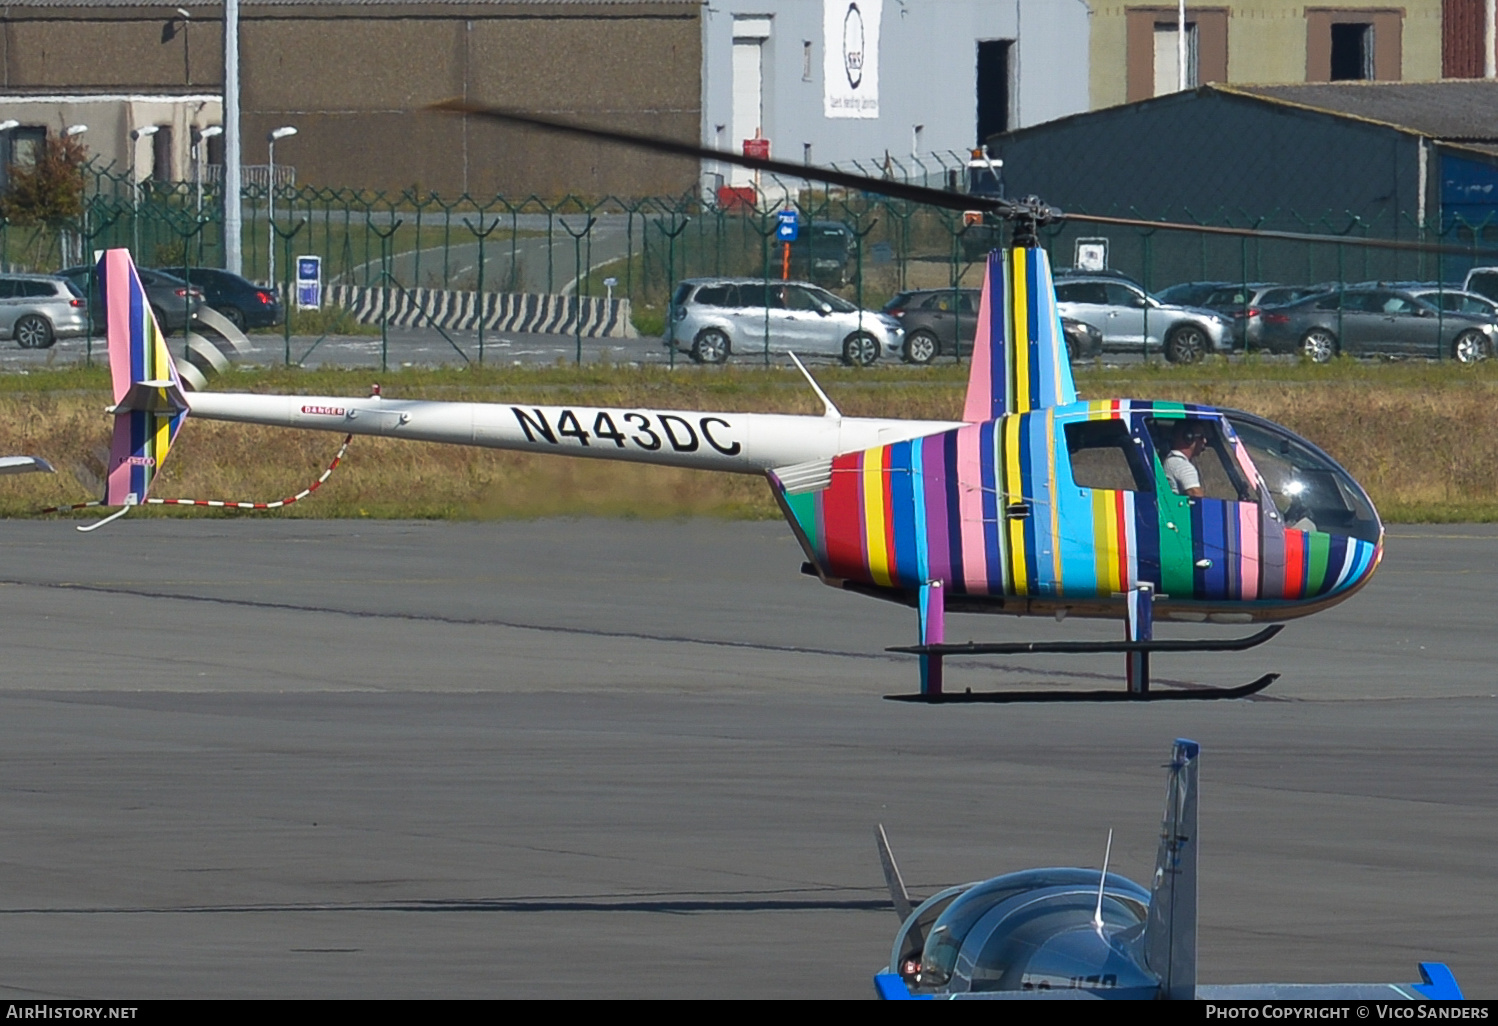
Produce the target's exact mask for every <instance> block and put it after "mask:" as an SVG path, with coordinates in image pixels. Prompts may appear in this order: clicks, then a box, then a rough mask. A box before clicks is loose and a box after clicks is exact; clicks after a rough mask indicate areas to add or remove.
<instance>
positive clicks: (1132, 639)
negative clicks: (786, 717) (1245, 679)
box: [885, 581, 1285, 705]
mask: <svg viewBox="0 0 1498 1026" xmlns="http://www.w3.org/2000/svg"><path fill="white" fill-rule="evenodd" d="M944 606H945V602H944V599H943V592H942V586H941V583H940V582H937V581H933V582H930V583H929V584H927V585H925V586H924V587H922V589H921V594H920V616H921V620H920V626H921V643H920V644H918V645H908V646H898V647H894V648H890V649H889V650H888V651H890V652H901V653H905V654H908V655H914V656H919V657H920V660H921V690H920V691H919V692H918V693H917V694H914V695H886V696H885V697H886V698H888V699H889V700H891V701H895V702H923V703H926V704H928V705H936V704H940V703H945V702H1148V701H1209V700H1213V699H1219V698H1247V697H1248V696H1249V695H1254V694H1258V693H1259V692H1260V691H1263V690H1264V689H1265V688H1267V687H1268V686H1269V685H1271V684H1273V683H1274V682H1275V681H1276V680H1278V679H1279V676H1280V675H1279V674H1277V673H1266V674H1265V675H1264V676H1262V677H1260V678H1259V679H1258V680H1255V681H1251V682H1249V683H1247V684H1242V685H1240V686H1238V687H1235V688H1212V687H1191V688H1183V689H1180V690H1173V691H1161V692H1153V691H1151V690H1150V654H1151V653H1153V652H1243V651H1245V650H1247V649H1250V648H1254V647H1256V646H1259V645H1262V644H1264V642H1266V641H1268V640H1269V639H1270V638H1273V637H1274V636H1275V635H1276V634H1278V633H1279V632H1280V631H1282V630H1284V629H1285V628H1284V624H1270V625H1269V626H1268V627H1265V628H1264V629H1263V630H1261V631H1259V632H1258V633H1257V634H1251V635H1249V636H1248V637H1246V638H1226V639H1220V640H1219V639H1207V638H1202V639H1199V640H1192V641H1156V640H1155V639H1154V589H1153V588H1152V587H1151V586H1150V585H1149V584H1140V585H1138V586H1136V587H1135V588H1134V589H1133V590H1131V591H1130V592H1128V594H1127V602H1126V618H1125V639H1124V640H1123V641H1012V642H995V643H984V642H968V643H967V644H965V645H949V644H946V643H945V638H944V635H945V626H944V620H945V613H944ZM1099 652H1118V653H1122V654H1123V655H1124V656H1125V657H1126V663H1127V665H1126V673H1125V680H1126V687H1125V689H1124V690H1123V691H985V692H979V693H977V694H974V693H973V692H972V691H971V690H965V691H963V692H962V693H961V694H950V695H949V694H946V693H945V692H944V691H943V690H942V676H943V673H942V665H943V663H944V662H945V660H946V658H947V657H948V656H967V655H1034V654H1040V653H1055V654H1061V655H1083V654H1094V653H1099Z"/></svg>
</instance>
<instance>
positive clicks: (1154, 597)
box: [99, 104, 1430, 702]
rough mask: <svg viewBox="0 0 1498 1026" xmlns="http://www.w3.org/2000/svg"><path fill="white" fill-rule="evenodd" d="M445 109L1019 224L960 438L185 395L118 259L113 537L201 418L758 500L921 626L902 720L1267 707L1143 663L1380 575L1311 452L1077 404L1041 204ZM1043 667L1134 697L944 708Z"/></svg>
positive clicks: (1222, 417)
mask: <svg viewBox="0 0 1498 1026" xmlns="http://www.w3.org/2000/svg"><path fill="white" fill-rule="evenodd" d="M446 109H447V110H449V111H459V112H462V113H467V114H476V115H483V116H491V117H495V118H498V119H499V120H502V121H506V122H508V123H512V124H522V125H527V126H530V127H532V128H537V127H539V128H542V129H544V130H548V131H556V132H565V133H570V134H581V135H585V136H588V137H591V138H602V139H604V140H610V141H615V142H621V143H625V144H628V145H633V146H643V147H645V148H648V149H653V150H658V151H663V152H667V153H673V154H676V155H681V156H692V157H697V158H701V159H714V160H717V159H723V160H727V161H730V162H736V163H741V164H744V165H745V166H748V167H751V168H756V169H759V170H764V171H769V172H771V173H775V174H779V175H783V176H786V177H796V178H803V179H813V180H817V181H822V182H826V183H828V184H831V185H839V186H847V187H854V188H860V189H865V190H867V191H871V192H882V193H886V194H889V195H893V196H896V197H900V198H906V199H912V200H916V201H920V202H928V203H936V204H938V205H941V206H946V207H959V206H960V207H971V206H973V205H974V204H975V202H976V203H979V204H983V203H986V204H988V205H989V206H990V207H991V208H993V209H995V210H996V211H997V212H998V213H1000V214H1002V215H1004V216H1005V217H1007V218H1008V219H1009V220H1010V221H1011V223H1012V225H1013V233H1012V242H1011V244H1010V245H1009V246H1008V247H1007V248H1006V249H1004V250H1003V251H999V250H995V251H994V252H993V253H992V254H990V256H989V258H988V264H987V270H986V274H985V277H984V282H983V290H982V298H981V303H980V309H979V314H978V329H977V338H976V341H975V343H974V348H973V356H972V364H971V371H970V377H969V381H968V388H967V397H966V401H965V403H964V406H963V410H962V416H961V419H960V420H952V421H915V420H896V419H886V418H871V417H845V416H843V415H842V414H841V413H840V412H839V411H838V409H837V408H836V406H835V405H834V404H833V403H832V401H831V400H830V399H829V398H828V397H827V396H826V394H825V393H824V392H823V391H822V390H821V388H820V387H819V386H818V385H817V383H816V381H815V380H814V379H813V378H812V377H811V375H810V374H806V377H807V381H808V382H809V383H810V385H811V387H812V389H813V390H814V391H815V392H816V394H817V395H818V397H819V398H820V400H821V402H822V405H823V411H824V412H823V414H822V415H821V416H802V415H781V414H750V413H730V412H704V411H687V410H652V409H622V408H621V409H605V408H593V407H580V406H533V405H529V404H519V403H516V404H489V403H462V402H436V401H425V400H401V399H392V398H384V397H381V396H379V395H373V396H366V397H338V396H284V395H253V394H236V393H223V392H191V393H190V392H186V391H185V390H184V389H183V387H182V381H181V378H180V377H179V375H178V373H177V370H176V368H175V367H174V366H173V364H172V359H171V356H170V354H169V352H168V350H167V348H166V344H165V342H164V341H163V339H162V337H161V334H160V331H159V329H158V327H157V325H156V324H155V323H154V321H153V320H152V318H151V313H150V308H149V304H148V303H147V302H146V301H145V297H144V293H143V291H142V289H141V285H140V281H139V279H138V277H137V276H136V274H135V272H134V269H133V265H132V264H131V262H130V258H129V254H128V253H127V252H126V251H124V250H111V251H109V252H108V253H106V254H105V256H104V257H103V258H102V260H101V263H100V273H99V277H100V279H101V281H102V282H103V283H104V295H105V301H106V307H107V309H108V312H109V318H108V335H109V350H110V359H111V365H112V367H113V368H114V371H113V374H114V394H115V404H116V405H115V406H114V407H113V410H114V413H115V416H116V426H115V437H114V448H113V451H112V454H111V457H110V460H111V462H110V469H109V476H108V487H107V492H106V495H105V498H104V504H106V505H119V506H121V507H123V509H122V510H121V511H120V513H116V514H115V516H118V515H120V514H121V513H123V512H124V511H125V510H128V508H129V507H130V506H131V505H135V504H138V503H140V502H142V501H144V500H145V497H146V494H147V491H148V490H149V488H150V485H151V481H152V479H153V478H154V477H155V475H156V474H157V473H158V472H159V471H160V468H161V464H162V461H163V460H164V459H165V458H166V455H167V451H168V450H169V449H170V447H171V444H172V442H173V440H174V439H175V438H176V436H177V432H178V431H179V430H180V428H181V426H182V423H183V420H184V418H185V417H186V415H187V414H188V413H189V412H190V413H192V414H193V415H195V416H199V417H207V418H209V419H213V420H223V421H234V422H239V423H248V424H264V425H274V426H280V427H288V428H303V429H310V430H318V431H335V432H342V433H347V434H359V435H380V436H384V437H389V438H408V439H414V440H421V441H428V442H449V443H453V444H459V445H475V446H483V447H488V448H496V449H513V450H520V451H525V452H536V453H551V454H557V455H566V456H578V457H584V458H591V459H612V460H625V461H630V462H637V463H656V464H662V465H667V466H676V467H687V468H696V469H704V470H718V471H724V472H728V473H739V474H757V475H762V476H764V477H765V478H766V479H767V480H768V482H769V485H770V488H771V489H772V491H773V493H774V495H775V498H776V499H777V501H778V502H779V504H780V506H781V508H782V510H783V511H784V514H785V517H786V520H787V521H788V522H789V524H790V526H791V529H792V530H793V531H794V533H795V535H796V538H797V539H798V540H799V542H800V543H801V546H802V548H803V549H804V551H805V553H806V557H807V563H806V565H805V567H804V569H806V570H807V572H809V573H812V574H815V575H816V576H817V577H818V578H820V579H821V580H822V581H823V582H824V583H826V584H828V585H831V586H833V587H837V588H842V589H846V590H849V591H854V592H858V593H861V594H865V595H871V596H874V597H877V598H883V599H888V600H891V601H894V602H899V603H902V604H906V605H909V606H911V607H914V608H915V609H916V610H918V638H917V640H918V643H917V644H916V645H913V646H909V647H901V648H895V649H892V651H897V652H908V653H911V654H914V655H916V656H918V657H919V661H920V690H919V692H918V693H916V694H913V695H906V696H891V697H900V698H904V699H907V700H915V701H923V702H940V701H1014V700H1046V699H1062V700H1076V699H1089V700H1098V699H1147V698H1171V699H1176V698H1190V699H1196V698H1223V697H1241V696H1244V695H1248V694H1252V693H1253V692H1255V691H1258V690H1261V689H1262V688H1264V687H1267V686H1268V685H1269V684H1270V683H1272V682H1273V681H1274V680H1275V679H1276V677H1277V675H1276V674H1267V675H1265V676H1263V677H1260V678H1259V679H1258V680H1256V681H1253V682H1251V683H1249V684H1245V685H1242V686H1241V687H1234V688H1199V689H1198V688H1191V689H1180V690H1169V691H1159V690H1156V691H1152V690H1151V688H1150V676H1149V657H1150V654H1151V653H1153V652H1167V651H1169V652H1180V651H1228V650H1233V651H1237V650H1243V649H1246V648H1249V647H1252V646H1254V645H1258V644H1261V643H1262V642H1264V641H1267V640H1268V639H1269V638H1270V637H1272V636H1273V635H1274V634H1275V633H1277V632H1278V631H1279V630H1280V629H1281V626H1282V625H1280V624H1279V623H1278V621H1282V620H1286V619H1290V618H1294V617H1299V616H1306V615H1309V614H1311V613H1315V612H1318V611H1320V610H1322V609H1325V608H1327V607H1328V606H1331V605H1334V604H1336V603H1338V602H1341V601H1342V600H1344V599H1346V598H1347V597H1348V596H1350V595H1352V594H1353V593H1354V592H1356V591H1357V590H1358V589H1359V588H1361V587H1363V586H1364V585H1365V584H1367V582H1368V580H1369V579H1370V577H1371V576H1372V574H1373V572H1374V570H1375V569H1376V568H1377V567H1378V564H1379V560H1380V557H1381V555H1382V552H1383V526H1382V524H1381V523H1380V521H1379V518H1378V514H1377V513H1376V512H1375V510H1374V507H1373V503H1372V502H1371V501H1370V500H1369V498H1368V496H1367V494H1366V493H1365V492H1364V490H1363V489H1362V487H1360V486H1359V485H1358V483H1357V482H1356V481H1355V480H1353V478H1352V476H1351V475H1350V474H1348V473H1347V471H1345V470H1344V469H1342V468H1341V467H1340V466H1338V464H1337V463H1336V461H1335V460H1333V459H1332V458H1331V457H1330V456H1328V455H1327V454H1326V453H1324V452H1322V451H1321V450H1320V449H1318V448H1317V447H1316V446H1315V445H1314V444H1312V443H1311V442H1309V441H1307V440H1305V439H1303V438H1300V437H1298V436H1296V435H1295V434H1293V433H1292V432H1290V431H1288V430H1286V429H1285V428H1283V427H1280V426H1278V425H1275V424H1272V423H1270V422H1268V421H1266V420H1263V419H1262V418H1259V417H1256V416H1253V415H1251V414H1248V413H1242V412H1238V411H1234V410H1224V409H1217V408H1214V407H1210V406H1204V405H1194V404H1189V403H1178V402H1157V401H1149V400H1136V399H1110V400H1092V401H1084V400H1079V399H1078V397H1077V392H1076V387H1075V385H1074V384H1073V380H1072V372H1071V365H1070V363H1069V361H1068V360H1067V358H1066V350H1065V346H1064V341H1063V338H1062V334H1061V328H1060V324H1059V318H1058V315H1057V311H1056V298H1055V291H1054V288H1053V285H1052V279H1051V269H1050V264H1049V261H1048V259H1047V255H1046V252H1045V250H1044V249H1043V248H1042V247H1041V246H1040V245H1039V243H1038V240H1037V230H1038V227H1039V226H1040V225H1041V224H1044V223H1045V222H1047V221H1049V220H1051V219H1053V218H1056V217H1058V216H1060V215H1059V212H1057V211H1054V210H1052V209H1050V208H1048V207H1046V206H1045V205H1043V204H1041V203H1039V202H1038V201H1034V200H1029V201H1024V202H1021V203H1014V202H1010V201H1005V200H980V199H979V198H977V197H971V196H957V195H954V194H951V193H945V192H941V191H938V190H933V189H926V188H922V187H918V186H910V185H906V184H904V183H899V182H885V181H879V180H871V179H866V178H862V177H859V176H853V175H847V174H844V173H841V172H836V171H831V170H826V169H820V168H810V167H804V166H801V165H793V164H786V163H783V162H780V161H771V160H762V159H758V158H748V157H738V156H736V155H732V154H724V153H718V152H717V151H713V150H704V149H701V148H698V147H695V146H691V145H688V144H683V143H677V142H672V141H669V140H660V139H653V138H648V137H641V136H635V135H629V134H625V133H617V132H611V131H605V130H597V129H588V128H580V127H577V126H573V125H569V124H567V123H564V122H553V121H549V120H546V119H539V118H534V117H530V116H527V115H518V114H512V113H508V112H495V111H490V110H483V109H477V108H471V107H466V106H462V105H458V104H449V105H447V106H446ZM1078 219H1080V220H1090V221H1099V222H1104V223H1122V224H1139V223H1143V224H1149V225H1151V226H1153V227H1159V226H1160V225H1158V224H1156V223H1155V222H1134V221H1130V220H1128V219H1119V218H1102V217H1091V216H1083V217H1079V218H1078ZM1181 227H1184V228H1194V226H1181ZM1218 231H1222V232H1228V233H1240V232H1239V231H1238V230H1236V229H1218ZM1250 234H1258V235H1261V236H1262V235H1265V234H1267V235H1269V236H1271V237H1276V236H1283V237H1292V238H1300V239H1306V238H1311V239H1320V238H1322V237H1320V236H1305V235H1291V234H1289V233H1272V232H1271V233H1264V232H1258V233H1250ZM1335 241H1338V242H1344V243H1345V242H1347V241H1348V240H1346V239H1341V238H1337V239H1336V240H1335ZM1389 245H1392V246H1395V247H1409V246H1414V245H1415V244H1411V243H1402V244H1401V243H1390V244H1389ZM1425 248H1430V247H1425ZM793 359H794V358H793ZM796 363H797V366H798V367H801V365H800V362H799V361H796ZM801 370H802V372H803V373H804V374H805V373H806V371H805V368H804V367H801ZM948 612H964V613H1008V614H1015V615H1021V616H1023V615H1047V616H1056V617H1058V618H1060V617H1065V616H1078V617H1090V618H1105V619H1114V620H1120V621H1123V622H1124V624H1125V634H1124V637H1123V638H1122V639H1120V640H1119V641H1117V642H1004V643H997V644H982V643H979V644H953V643H949V642H947V641H946V628H945V619H946V614H947V613H948ZM1156 619H1163V620H1174V621H1186V622H1194V623H1199V622H1204V621H1205V622H1212V623H1227V624H1251V623H1268V624H1269V625H1268V626H1266V627H1264V628H1263V629H1262V630H1260V631H1259V632H1258V633H1256V634H1253V635H1251V636H1248V637H1245V638H1238V639H1231V640H1218V639H1205V640H1198V641H1180V640H1156V639H1155V638H1154V637H1153V623H1154V621H1155V620H1156ZM1041 652H1048V653H1084V652H1085V653H1095V652H1116V653H1121V654H1124V655H1125V656H1126V666H1127V672H1126V680H1127V687H1126V688H1125V689H1123V690H1118V691H1100V692H1099V691H1089V692H1062V693H1052V692H1046V693H1034V692H1012V691H1010V692H983V693H969V692H964V693H949V692H946V691H944V690H943V686H942V684H943V674H942V669H943V661H944V660H945V659H946V658H948V657H950V656H954V655H982V654H1015V653H1041Z"/></svg>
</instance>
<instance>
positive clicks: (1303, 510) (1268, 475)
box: [1223, 411, 1383, 542]
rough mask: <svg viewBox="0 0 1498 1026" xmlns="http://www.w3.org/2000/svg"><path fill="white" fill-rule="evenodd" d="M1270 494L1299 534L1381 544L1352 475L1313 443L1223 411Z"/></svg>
mask: <svg viewBox="0 0 1498 1026" xmlns="http://www.w3.org/2000/svg"><path fill="white" fill-rule="evenodd" d="M1223 415H1224V416H1226V417H1227V419H1228V423H1230V424H1232V426H1233V431H1234V433H1236V434H1237V436H1238V440H1239V441H1240V442H1242V443H1243V446H1244V448H1246V449H1247V450H1248V454H1249V458H1251V459H1252V460H1253V462H1254V466H1255V467H1257V468H1258V470H1259V475H1260V477H1262V478H1263V480H1264V484H1265V486H1266V487H1267V488H1268V489H1269V495H1270V498H1272V499H1273V500H1274V505H1275V508H1276V509H1277V510H1278V511H1279V515H1280V519H1281V521H1282V522H1283V523H1284V525H1285V526H1286V527H1290V528H1294V529H1295V530H1298V531H1323V532H1326V533H1328V534H1340V535H1346V536H1347V537H1350V538H1360V539H1362V540H1363V541H1367V542H1377V541H1378V539H1379V537H1380V535H1381V534H1382V533H1383V526H1382V525H1381V524H1380V523H1379V520H1378V514H1377V513H1376V512H1375V511H1374V509H1373V502H1372V501H1371V500H1370V499H1369V498H1368V494H1367V493H1366V492H1364V491H1363V489H1362V487H1361V486H1360V485H1359V484H1358V483H1357V482H1356V481H1354V480H1353V478H1352V475H1351V474H1349V473H1348V472H1347V471H1345V470H1343V469H1342V468H1341V467H1340V466H1338V465H1337V463H1336V461H1335V460H1333V459H1332V458H1331V457H1330V456H1328V455H1326V453H1324V452H1322V451H1321V450H1319V449H1317V448H1316V447H1315V446H1314V445H1312V444H1311V443H1310V442H1307V441H1306V440H1305V439H1303V438H1299V437H1297V436H1295V435H1293V434H1291V433H1290V432H1289V431H1287V430H1286V429H1284V428H1282V427H1280V426H1279V425H1277V424H1273V423H1270V422H1269V421H1267V420H1264V419H1262V418H1260V417H1256V416H1254V415H1253V414H1251V413H1242V412H1239V411H1223Z"/></svg>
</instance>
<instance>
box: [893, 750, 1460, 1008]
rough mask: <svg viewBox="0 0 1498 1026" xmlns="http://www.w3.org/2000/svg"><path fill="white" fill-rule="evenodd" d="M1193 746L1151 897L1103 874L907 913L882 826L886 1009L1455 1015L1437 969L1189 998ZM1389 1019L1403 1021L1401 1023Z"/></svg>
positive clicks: (1075, 872) (1169, 812)
mask: <svg viewBox="0 0 1498 1026" xmlns="http://www.w3.org/2000/svg"><path fill="white" fill-rule="evenodd" d="M1200 758H1201V746H1200V745H1198V744H1197V743H1196V742H1195V741H1188V740H1185V739H1180V738H1178V739H1177V740H1176V741H1175V743H1174V744H1173V745H1172V746H1171V753H1170V762H1169V763H1168V764H1167V765H1166V785H1165V814H1164V816H1163V818H1162V822H1161V827H1160V848H1159V852H1158V855H1157V856H1156V860H1155V872H1154V875H1153V877H1152V878H1151V884H1150V887H1148V888H1145V887H1141V886H1140V885H1139V884H1137V883H1135V882H1134V881H1132V880H1128V879H1125V878H1124V877H1121V876H1118V875H1117V874H1114V873H1109V872H1108V859H1109V855H1110V854H1111V851H1112V847H1113V835H1112V833H1111V832H1110V833H1109V835H1108V846H1107V848H1105V849H1104V854H1103V868H1102V869H1101V871H1099V870H1091V869H1063V868H1052V869H1031V870H1024V871H1021V872H1017V873H1008V874H1005V875H1003V876H997V877H994V878H992V879H990V880H984V881H982V882H979V883H969V884H962V885H959V886H956V887H948V888H946V889H944V890H941V891H938V892H937V893H936V894H933V895H932V896H931V897H929V898H927V899H926V900H925V901H922V902H919V903H917V904H914V906H913V902H912V899H911V897H910V895H909V893H908V892H907V891H906V889H905V882H904V880H903V878H902V877H901V875H900V869H899V866H898V865H897V864H896V862H895V859H894V855H893V854H892V853H891V851H890V846H889V839H888V837H887V836H886V835H885V833H884V828H883V826H880V827H878V828H876V830H875V833H874V839H875V842H876V844H877V845H878V848H879V860H880V863H881V864H882V866H883V869H884V877H885V882H886V884H887V885H888V887H889V891H890V898H891V900H892V901H893V903H894V907H895V913H896V914H897V915H898V916H899V917H900V929H899V932H898V933H896V935H895V941H894V945H893V948H892V950H891V953H890V964H889V966H888V968H886V969H885V970H883V971H881V972H880V973H878V974H877V975H876V976H875V977H874V989H875V992H876V993H877V994H878V995H879V996H880V997H881V998H884V999H886V1000H908V999H910V998H925V999H927V1000H931V999H962V998H979V999H982V998H989V999H993V998H1000V999H1002V998H1009V999H1023V998H1030V999H1078V998H1080V999H1087V998H1092V999H1099V998H1102V999H1108V998H1114V999H1136V1000H1154V999H1166V1000H1180V1001H1192V1000H1197V1001H1266V1000H1268V1001H1370V1000H1371V1001H1422V1000H1423V1001H1460V1000H1462V992H1461V988H1460V987H1459V986H1458V985H1457V982H1456V977H1455V976H1454V975H1453V974H1452V972H1451V970H1450V969H1449V968H1448V967H1447V966H1446V965H1445V964H1443V963H1440V962H1421V963H1420V964H1419V969H1420V975H1421V979H1422V982H1420V983H1330V984H1314V983H1312V984H1306V983H1263V984H1259V983H1240V984H1216V985H1213V984H1201V983H1198V982H1197V979H1196V932H1197V915H1196V903H1197V875H1196V865H1197V839H1198V834H1197V814H1196V806H1197V771H1198V767H1199V765H1200ZM1401 1017H1402V1016H1401Z"/></svg>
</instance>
